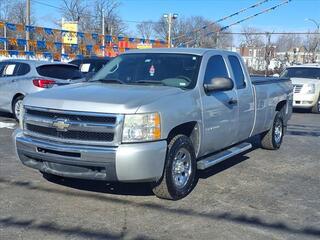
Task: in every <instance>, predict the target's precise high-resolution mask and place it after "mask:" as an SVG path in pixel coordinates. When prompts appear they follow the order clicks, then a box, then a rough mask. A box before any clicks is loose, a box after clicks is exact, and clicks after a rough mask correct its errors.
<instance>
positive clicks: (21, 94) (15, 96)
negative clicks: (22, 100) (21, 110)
mask: <svg viewBox="0 0 320 240" xmlns="http://www.w3.org/2000/svg"><path fill="white" fill-rule="evenodd" d="M20 96H22V97H25V94H23V93H20V92H19V93H16V94H15V95H14V96H13V97H12V100H11V108H10V111H12V113H13V103H14V101H15V100H16V99H17V98H18V97H20Z"/></svg>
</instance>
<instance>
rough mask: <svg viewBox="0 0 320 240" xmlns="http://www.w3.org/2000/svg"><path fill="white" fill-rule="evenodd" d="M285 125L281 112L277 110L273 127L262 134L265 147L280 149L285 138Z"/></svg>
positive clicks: (262, 144) (263, 146) (262, 143)
mask: <svg viewBox="0 0 320 240" xmlns="http://www.w3.org/2000/svg"><path fill="white" fill-rule="evenodd" d="M283 134H284V125H283V117H282V114H281V112H277V113H276V116H275V118H274V120H273V124H272V127H271V128H270V129H269V130H268V131H267V132H265V133H263V134H262V135H261V146H262V148H264V149H268V150H276V149H279V148H280V146H281V143H282V140H283Z"/></svg>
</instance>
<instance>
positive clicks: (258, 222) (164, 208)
mask: <svg viewBox="0 0 320 240" xmlns="http://www.w3.org/2000/svg"><path fill="white" fill-rule="evenodd" d="M0 183H2V184H6V185H8V186H12V187H19V188H24V189H27V190H30V191H40V192H45V193H48V194H58V195H63V196H67V197H77V198H84V199H93V200H96V201H103V202H104V203H106V204H107V203H110V204H116V205H119V206H127V205H129V206H132V207H137V208H144V209H149V210H154V211H159V212H162V213H168V214H176V215H179V216H189V217H195V218H201V219H206V220H212V221H222V222H223V221H224V222H229V223H235V224H241V225H244V226H251V227H256V228H262V229H265V230H271V231H280V232H284V233H287V234H299V235H304V236H310V237H311V236H312V237H320V228H318V227H308V226H301V227H295V226H294V224H288V223H285V222H281V221H273V222H272V221H266V220H264V219H262V218H261V217H260V216H248V215H246V214H238V213H232V212H230V211H229V212H226V211H217V210H212V211H210V212H203V211H196V210H194V208H180V207H179V208H172V206H170V205H169V206H168V204H166V203H165V202H163V204H162V203H161V202H159V203H156V202H150V201H148V202H145V201H142V202H139V201H132V200H130V199H128V198H124V197H123V198H121V197H116V196H111V195H101V194H94V193H90V192H81V191H75V190H65V189H60V188H52V187H46V186H43V185H36V184H33V183H30V182H28V181H23V182H22V181H9V180H6V179H3V178H0ZM34 222H38V221H35V220H28V221H24V220H19V219H15V218H14V217H6V218H3V217H2V218H0V225H4V226H6V227H13V228H24V227H25V228H28V229H35V230H39V231H43V232H49V233H55V234H72V233H74V234H76V235H77V234H78V235H77V236H79V237H84V238H88V237H91V238H95V239H101V238H103V237H105V238H106V239H120V238H122V237H121V234H120V235H117V234H111V233H105V232H102V233H101V232H95V231H92V230H88V229H82V228H67V227H62V226H58V225H56V224H55V223H52V222H50V223H43V224H41V223H40V224H34ZM136 239H149V238H148V237H146V236H141V237H139V238H136Z"/></svg>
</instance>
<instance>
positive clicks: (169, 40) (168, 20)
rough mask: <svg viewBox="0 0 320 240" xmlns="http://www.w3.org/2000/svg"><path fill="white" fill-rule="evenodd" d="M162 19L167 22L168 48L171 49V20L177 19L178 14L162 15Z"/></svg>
mask: <svg viewBox="0 0 320 240" xmlns="http://www.w3.org/2000/svg"><path fill="white" fill-rule="evenodd" d="M163 17H164V18H165V19H166V20H167V23H168V48H171V46H172V40H171V29H172V23H173V21H172V20H175V19H177V18H178V14H176V13H169V14H164V15H163Z"/></svg>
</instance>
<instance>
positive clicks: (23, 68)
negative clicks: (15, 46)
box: [15, 63, 30, 76]
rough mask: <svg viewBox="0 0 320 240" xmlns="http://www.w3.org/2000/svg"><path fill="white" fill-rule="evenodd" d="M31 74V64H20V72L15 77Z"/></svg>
mask: <svg viewBox="0 0 320 240" xmlns="http://www.w3.org/2000/svg"><path fill="white" fill-rule="evenodd" d="M29 72H30V66H29V64H26V63H19V68H18V71H17V73H16V74H15V75H16V76H23V75H26V74H27V73H29Z"/></svg>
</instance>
